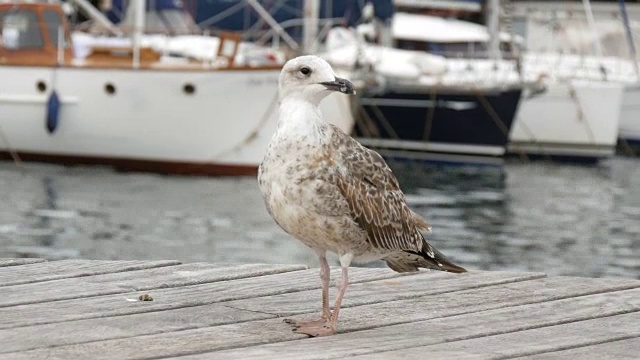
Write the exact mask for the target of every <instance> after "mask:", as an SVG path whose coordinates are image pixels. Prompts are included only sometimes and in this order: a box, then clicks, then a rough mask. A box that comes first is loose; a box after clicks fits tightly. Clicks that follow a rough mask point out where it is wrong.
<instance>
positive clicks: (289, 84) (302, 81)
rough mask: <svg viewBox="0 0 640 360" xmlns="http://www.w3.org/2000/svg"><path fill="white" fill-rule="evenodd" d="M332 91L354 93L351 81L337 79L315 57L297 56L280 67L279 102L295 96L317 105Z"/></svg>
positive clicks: (327, 65)
mask: <svg viewBox="0 0 640 360" xmlns="http://www.w3.org/2000/svg"><path fill="white" fill-rule="evenodd" d="M334 91H338V92H341V93H343V94H348V95H352V94H355V93H356V91H355V89H354V88H353V84H352V83H351V81H349V80H347V79H341V78H339V77H337V76H336V74H335V73H334V72H333V69H332V68H331V65H329V63H327V62H326V61H325V60H323V59H321V58H319V57H317V56H313V55H307V56H299V57H297V58H294V59H291V60H289V61H287V63H286V64H284V66H283V67H282V72H281V73H280V100H282V99H285V98H286V97H289V96H297V97H301V98H303V99H306V100H308V101H311V102H313V103H314V104H316V105H317V104H319V103H320V101H321V100H322V99H324V98H325V97H326V96H327V95H329V94H331V93H332V92H334Z"/></svg>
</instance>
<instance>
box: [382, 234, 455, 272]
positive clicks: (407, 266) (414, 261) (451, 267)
mask: <svg viewBox="0 0 640 360" xmlns="http://www.w3.org/2000/svg"><path fill="white" fill-rule="evenodd" d="M383 260H384V261H386V262H387V265H388V266H389V267H390V268H391V269H392V270H394V271H397V272H412V271H418V269H419V268H425V269H434V270H441V271H448V272H452V273H463V272H467V270H466V269H464V268H463V267H461V266H458V265H456V264H454V263H453V262H451V260H449V259H447V257H446V256H444V254H443V253H441V252H440V251H438V250H436V249H435V248H434V247H433V246H431V245H429V243H427V241H426V240H425V241H424V243H423V246H422V249H421V251H408V250H405V251H398V252H396V253H393V254H391V255H389V256H387V257H385V258H384V259H383Z"/></svg>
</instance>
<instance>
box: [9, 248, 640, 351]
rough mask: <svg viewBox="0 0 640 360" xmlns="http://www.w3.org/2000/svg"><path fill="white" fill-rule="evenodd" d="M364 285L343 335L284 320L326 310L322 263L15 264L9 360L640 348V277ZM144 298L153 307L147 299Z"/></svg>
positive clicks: (495, 277)
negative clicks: (297, 329) (309, 333)
mask: <svg viewBox="0 0 640 360" xmlns="http://www.w3.org/2000/svg"><path fill="white" fill-rule="evenodd" d="M2 261H3V263H7V264H9V263H10V261H5V260H2ZM331 275H332V278H333V279H337V278H339V269H335V268H334V269H332V274H331ZM350 278H351V284H350V286H349V288H348V290H347V295H346V298H345V302H344V307H343V310H342V312H341V317H340V322H339V329H338V330H339V333H338V334H337V335H335V336H332V337H325V338H313V339H309V338H307V337H306V336H305V335H299V334H296V333H293V332H291V328H290V326H289V325H287V324H286V323H284V322H283V317H284V316H293V317H294V318H296V319H304V318H314V317H317V316H318V315H319V310H320V291H319V288H320V279H319V271H318V269H307V268H306V266H298V265H260V264H257V265H251V264H247V265H230V264H227V265H224V264H215V265H214V264H201V263H196V264H184V265H179V264H177V263H176V262H172V261H167V262H137V261H129V262H107V261H98V262H94V261H87V260H72V261H59V262H42V263H34V262H31V263H24V264H21V265H18V264H10V265H6V266H4V267H1V268H0V359H18V360H20V359H42V358H47V359H83V360H84V359H166V358H176V359H181V360H195V359H259V360H269V359H302V360H305V359H307V360H308V359H342V358H354V359H402V360H405V359H425V358H429V359H432V358H433V359H512V358H523V359H524V358H527V359H528V358H533V359H541V360H544V359H565V358H569V359H596V358H597V359H598V360H605V359H635V358H637V357H636V356H637V354H638V352H640V348H639V346H640V345H638V344H640V326H639V325H638V324H640V281H638V280H633V279H588V278H571V277H551V278H547V277H545V275H544V274H540V273H509V272H482V271H477V272H473V271H472V272H470V273H466V274H459V275H458V274H449V273H441V272H420V273H416V274H408V275H399V274H396V273H394V272H392V271H390V270H389V269H373V268H353V269H352V270H350ZM143 294H144V295H147V296H148V297H149V298H152V301H139V300H138V297H139V296H141V295H143ZM332 295H333V294H332Z"/></svg>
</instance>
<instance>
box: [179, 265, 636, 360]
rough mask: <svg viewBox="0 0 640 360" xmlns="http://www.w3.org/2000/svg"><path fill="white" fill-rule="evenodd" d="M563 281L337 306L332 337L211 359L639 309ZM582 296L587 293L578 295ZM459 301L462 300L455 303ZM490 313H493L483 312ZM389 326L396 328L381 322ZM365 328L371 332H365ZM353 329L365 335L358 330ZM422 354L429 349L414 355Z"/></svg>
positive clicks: (286, 354)
mask: <svg viewBox="0 0 640 360" xmlns="http://www.w3.org/2000/svg"><path fill="white" fill-rule="evenodd" d="M569 280H573V279H566V278H565V279H563V278H550V279H542V280H535V281H527V282H524V283H521V284H506V285H500V286H492V287H488V288H486V289H477V290H471V291H468V292H456V293H451V295H456V296H457V299H456V298H455V297H443V298H439V299H427V298H424V299H420V300H422V301H411V300H404V301H400V302H396V303H395V304H393V303H382V304H376V305H368V306H362V307H356V308H352V309H345V310H344V312H343V313H342V315H344V317H343V318H342V319H341V321H342V322H341V331H342V332H343V333H342V334H339V335H337V336H334V337H327V338H316V339H310V340H305V341H296V342H290V343H276V344H268V345H264V346H255V347H244V346H248V342H249V341H248V339H245V340H244V341H246V343H244V344H241V345H240V346H239V347H242V348H239V349H236V350H231V351H224V352H220V353H216V356H217V357H218V356H219V357H220V358H229V359H233V358H243V359H258V358H259V359H262V360H265V359H283V358H290V359H340V358H343V357H346V356H354V355H362V354H374V353H380V352H387V351H392V350H398V349H406V348H415V347H420V346H424V345H428V344H441V343H446V344H449V343H450V342H453V341H460V340H465V339H470V338H476V337H485V336H491V335H495V334H502V333H509V332H517V331H522V330H525V329H532V328H540V327H545V326H552V325H557V324H562V323H568V322H573V321H580V320H587V319H592V318H598V317H607V316H612V315H617V314H624V313H627V312H634V311H639V310H640V288H636V289H631V290H623V291H615V292H605V293H602V292H601V291H599V290H598V289H597V287H589V286H588V283H589V282H588V280H590V279H586V280H587V281H585V282H582V283H581V284H580V285H583V286H584V285H586V287H587V289H584V291H582V290H581V289H580V288H581V286H579V285H578V286H572V289H565V286H569V285H570V284H571V281H569ZM576 280H579V279H576ZM515 285H526V286H523V287H520V288H519V289H517V288H514V286H515ZM516 289H517V290H526V292H525V293H529V294H531V298H530V299H526V298H525V297H522V296H513V291H514V290H516ZM517 290H516V291H517ZM589 293H591V294H594V293H595V294H594V295H588V296H582V295H581V294H589ZM463 299H465V301H464V302H461V303H458V302H459V301H462V300H463ZM508 299H511V300H508ZM518 299H520V300H518ZM554 299H560V300H555V301H554ZM494 302H495V304H494ZM520 304H521V305H520ZM492 308H493V309H494V310H488V309H492ZM384 310H386V311H384ZM412 315H413V317H412ZM263 322H264V323H271V322H273V321H272V320H265V321H263ZM394 323H396V324H397V323H400V324H398V325H385V324H394ZM373 326H375V327H376V328H373V329H372V327H373ZM639 328H640V327H639ZM361 329H369V330H364V331H359V330H361ZM639 330H640V329H639ZM418 334H419V336H418ZM353 344H358V346H354V345H353ZM234 347H238V346H234ZM425 353H429V352H421V354H425ZM196 358H202V359H204V358H206V356H205V355H203V356H202V357H198V356H194V357H193V358H190V359H191V360H193V359H196ZM434 358H435V357H434ZM442 358H448V357H446V356H445V357H442ZM449 358H457V357H455V356H454V357H449Z"/></svg>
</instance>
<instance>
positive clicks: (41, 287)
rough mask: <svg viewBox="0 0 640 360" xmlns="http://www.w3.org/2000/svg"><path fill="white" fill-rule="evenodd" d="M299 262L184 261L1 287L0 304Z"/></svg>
mask: <svg viewBox="0 0 640 360" xmlns="http://www.w3.org/2000/svg"><path fill="white" fill-rule="evenodd" d="M304 268H305V267H304V266H302V265H279V266H274V265H238V266H232V267H222V268H221V267H217V266H211V265H209V264H201V263H200V264H198V263H196V264H186V265H176V266H169V267H160V268H151V269H143V270H135V271H127V272H119V273H113V274H103V275H95V276H86V277H79V278H68V279H60V280H52V281H45V282H38V283H29V284H23V285H12V286H4V287H2V296H1V297H0V308H1V307H9V306H15V305H24V304H35V303H42V302H50V301H58V300H68V299H76V298H83V297H92V296H98V295H109V294H118V293H127V292H131V291H146V290H152V289H160V288H170V287H180V286H187V285H196V284H203V283H211V282H216V281H223V280H229V279H237V278H246V277H250V276H260V275H267V274H273V273H281V272H283V271H295V270H300V269H304Z"/></svg>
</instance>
